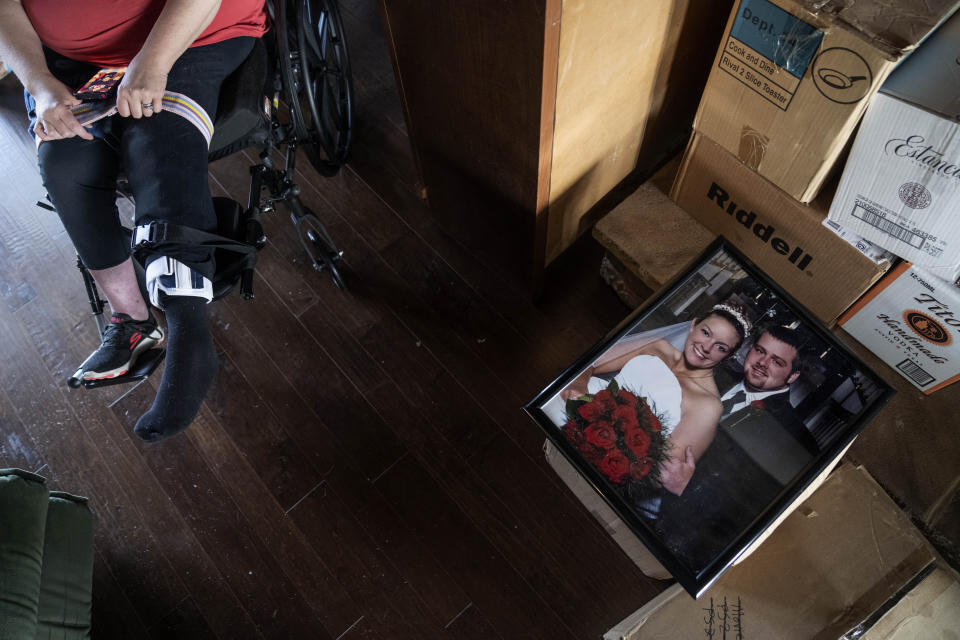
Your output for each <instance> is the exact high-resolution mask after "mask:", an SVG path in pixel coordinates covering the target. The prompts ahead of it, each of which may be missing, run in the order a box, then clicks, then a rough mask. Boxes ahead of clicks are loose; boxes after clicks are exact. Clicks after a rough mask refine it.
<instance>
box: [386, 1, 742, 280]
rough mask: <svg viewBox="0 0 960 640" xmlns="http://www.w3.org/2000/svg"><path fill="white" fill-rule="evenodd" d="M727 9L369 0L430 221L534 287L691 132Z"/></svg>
mask: <svg viewBox="0 0 960 640" xmlns="http://www.w3.org/2000/svg"><path fill="white" fill-rule="evenodd" d="M730 6H731V1H730V0H721V1H717V0H525V1H517V0H456V1H451V0H444V1H441V0H381V11H382V15H383V18H384V25H385V28H386V32H387V38H388V42H389V44H390V47H391V49H392V55H393V59H394V65H395V71H396V74H397V80H398V86H399V88H400V94H401V99H402V100H403V103H404V109H405V112H406V117H407V124H408V128H409V134H410V139H411V143H412V145H413V150H414V155H415V157H416V160H417V163H418V167H419V169H420V172H421V174H422V179H423V184H424V186H425V187H426V199H427V202H428V204H429V206H430V208H431V210H432V211H433V212H435V215H437V216H439V217H440V218H442V221H443V222H444V223H446V224H447V225H449V228H451V229H454V230H456V231H457V232H458V233H459V235H460V237H461V238H462V239H463V240H464V241H465V242H468V243H473V244H477V245H478V246H482V247H484V248H486V249H488V250H489V249H490V248H491V247H492V246H494V245H496V246H498V247H499V248H500V254H501V257H503V258H504V260H505V261H506V263H507V264H509V265H510V267H511V268H514V269H519V270H520V271H521V272H522V273H524V274H525V275H527V276H528V277H529V280H530V282H531V283H532V284H534V285H536V283H537V282H538V281H539V279H540V277H541V276H542V274H543V270H544V268H545V267H546V266H547V265H549V264H550V263H551V262H552V261H553V260H555V259H556V258H557V257H558V256H559V255H560V254H561V253H562V252H563V250H564V249H566V248H567V247H569V246H570V244H571V243H572V242H573V241H574V240H576V238H577V237H578V236H579V235H580V234H581V233H582V232H583V231H585V230H586V229H587V228H589V226H590V224H591V223H592V222H593V221H594V220H595V218H596V215H597V213H598V211H596V210H595V209H596V207H595V205H596V203H597V201H598V200H600V198H601V197H603V196H604V195H605V194H607V193H608V192H609V191H610V190H611V189H612V188H613V187H614V186H615V185H617V184H618V183H619V182H620V181H621V180H623V179H624V178H625V177H626V176H628V175H630V174H631V172H634V171H639V172H647V171H649V170H651V169H653V168H654V167H656V166H657V165H658V164H659V163H660V162H661V161H662V160H663V159H664V158H665V155H666V153H667V152H669V151H671V150H673V149H676V148H677V147H678V146H679V145H682V143H683V142H684V141H685V139H686V137H687V135H688V134H689V126H690V122H691V120H692V117H693V114H694V112H695V111H696V107H697V103H698V101H699V98H700V94H701V91H702V88H703V84H704V82H705V80H706V76H707V73H708V72H709V67H710V64H711V61H712V59H713V56H714V53H715V51H716V46H717V43H718V40H719V37H720V34H721V32H722V30H723V25H724V21H725V19H726V17H727V15H728V13H729V10H730Z"/></svg>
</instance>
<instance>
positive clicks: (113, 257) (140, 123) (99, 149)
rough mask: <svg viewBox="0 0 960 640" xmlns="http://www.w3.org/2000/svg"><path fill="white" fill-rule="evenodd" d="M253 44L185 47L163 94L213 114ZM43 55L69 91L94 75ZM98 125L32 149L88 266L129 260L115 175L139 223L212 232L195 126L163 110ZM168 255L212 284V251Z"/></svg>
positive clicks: (202, 147) (203, 148)
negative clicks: (121, 178) (126, 188)
mask: <svg viewBox="0 0 960 640" xmlns="http://www.w3.org/2000/svg"><path fill="white" fill-rule="evenodd" d="M253 43H254V39H253V38H250V37H240V38H233V39H230V40H225V41H224V42H219V43H216V44H211V45H206V46H202V47H194V48H191V49H187V51H186V52H184V54H183V55H182V56H180V58H179V59H178V60H177V61H176V63H174V65H173V68H172V69H171V70H170V73H169V74H168V77H167V87H166V88H167V90H168V91H175V92H177V93H182V94H184V95H186V96H189V97H190V98H192V99H194V100H195V101H197V102H198V103H200V105H201V106H202V107H203V108H204V109H205V110H206V112H207V114H208V115H209V116H210V118H211V119H213V118H215V117H216V113H217V99H218V96H219V94H220V86H221V84H222V83H223V81H224V79H226V77H227V76H228V75H230V73H231V72H233V71H234V70H235V69H236V68H237V67H238V66H239V65H240V64H241V63H242V62H243V61H244V59H246V57H247V55H248V54H249V53H250V51H251V49H252V48H253ZM45 53H46V57H47V66H48V67H49V68H50V71H51V72H52V73H53V75H54V76H55V77H56V78H57V79H59V80H60V81H61V82H63V83H64V84H66V85H67V86H68V87H70V88H71V89H76V88H78V87H79V86H80V85H82V84H83V83H84V82H85V81H86V80H88V79H89V78H90V77H91V76H92V75H93V74H94V73H95V72H96V71H97V67H95V66H92V65H89V64H86V63H82V62H77V61H75V60H70V59H69V58H65V57H64V56H62V55H60V54H58V53H55V52H53V51H50V50H46V51H45ZM26 102H27V109H28V111H29V112H30V113H29V115H30V117H31V131H32V126H33V123H34V122H35V118H36V114H35V112H34V110H33V109H34V103H33V99H32V97H31V96H29V95H27V96H26ZM101 122H102V124H101V123H95V126H94V128H93V129H92V132H93V133H94V135H95V136H96V137H95V139H94V140H84V139H82V138H76V137H74V138H66V139H63V140H52V141H48V142H44V143H42V144H41V145H40V148H39V150H38V159H39V163H40V172H41V174H42V176H43V184H44V186H45V187H46V188H47V192H48V193H49V194H50V198H51V200H52V201H53V205H54V206H55V207H56V209H57V213H59V214H60V219H61V220H62V221H63V226H64V227H65V228H66V230H67V233H68V235H69V236H70V239H71V240H72V241H73V244H74V247H75V248H76V250H77V253H78V254H79V255H80V258H81V259H82V260H83V263H84V264H85V265H86V266H87V267H88V268H90V269H106V268H109V267H114V266H116V265H118V264H120V263H122V262H123V261H125V260H126V259H127V258H128V257H129V256H130V246H129V242H128V240H127V233H126V232H125V231H124V229H123V227H122V225H121V224H120V219H119V216H118V213H117V207H116V194H115V190H116V184H117V176H118V173H119V172H120V171H121V170H122V171H123V172H124V173H125V174H126V176H127V180H128V182H129V184H130V189H131V191H132V192H133V197H134V200H135V201H136V214H135V215H136V218H135V220H136V224H138V225H140V224H145V223H148V222H152V221H166V222H172V223H175V224H179V225H184V226H189V227H194V228H197V229H202V230H205V231H211V230H214V229H216V226H217V222H216V214H215V213H214V210H213V201H212V199H211V196H210V188H209V185H208V182H207V142H206V140H205V139H204V137H203V136H202V135H201V133H200V132H199V131H198V130H197V129H196V127H194V125H193V124H191V123H190V122H188V121H187V120H186V119H184V118H183V117H181V116H179V115H177V114H174V113H170V112H168V111H161V112H160V113H158V114H155V115H153V116H151V117H149V118H141V119H139V120H135V119H133V118H122V117H120V116H119V115H115V116H113V117H111V118H109V119H106V120H104V121H101ZM98 125H99V126H98ZM166 253H167V255H170V256H171V257H173V258H176V259H177V260H179V261H180V262H183V263H184V264H187V265H188V266H190V267H192V268H194V269H195V270H197V271H199V272H200V273H202V274H203V275H205V276H207V277H208V278H211V279H212V278H213V274H214V271H215V268H216V265H215V264H214V261H213V250H212V249H207V248H204V247H183V248H180V249H177V250H176V251H172V252H166Z"/></svg>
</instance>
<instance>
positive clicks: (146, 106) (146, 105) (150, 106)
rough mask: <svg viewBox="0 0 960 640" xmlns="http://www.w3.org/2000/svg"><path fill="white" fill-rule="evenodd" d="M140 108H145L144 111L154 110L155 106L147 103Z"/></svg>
mask: <svg viewBox="0 0 960 640" xmlns="http://www.w3.org/2000/svg"><path fill="white" fill-rule="evenodd" d="M140 106H141V107H143V108H144V109H153V104H152V103H150V102H146V103H144V104H141V105H140Z"/></svg>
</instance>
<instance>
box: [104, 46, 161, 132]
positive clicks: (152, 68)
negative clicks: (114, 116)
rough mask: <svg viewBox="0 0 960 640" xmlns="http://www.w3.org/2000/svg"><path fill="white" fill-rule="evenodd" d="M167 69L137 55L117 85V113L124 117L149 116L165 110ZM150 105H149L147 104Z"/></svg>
mask: <svg viewBox="0 0 960 640" xmlns="http://www.w3.org/2000/svg"><path fill="white" fill-rule="evenodd" d="M167 71H169V69H163V68H162V67H161V66H160V65H157V64H155V63H152V62H151V61H150V60H149V59H142V58H141V57H140V55H137V56H136V57H135V58H134V59H133V60H131V61H130V66H128V67H127V72H126V73H125V74H124V75H123V80H121V81H120V85H119V86H118V87H117V113H119V114H120V115H121V116H123V117H124V118H127V117H132V118H141V117H146V118H149V117H150V116H152V115H153V114H155V113H160V111H162V110H163V92H164V91H165V90H166V88H167ZM147 105H149V106H147Z"/></svg>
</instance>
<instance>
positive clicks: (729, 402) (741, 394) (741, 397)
mask: <svg viewBox="0 0 960 640" xmlns="http://www.w3.org/2000/svg"><path fill="white" fill-rule="evenodd" d="M746 400H747V392H746V391H744V390H743V389H740V391H737V392H736V393H735V394H733V395H732V396H730V397H729V398H727V399H726V400H724V401H722V402H721V404H722V405H723V414H721V416H720V417H722V418H725V417H727V416H728V415H730V412H731V411H733V408H734V407H735V406H737V405H738V404H739V403H741V402H745V401H746Z"/></svg>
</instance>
